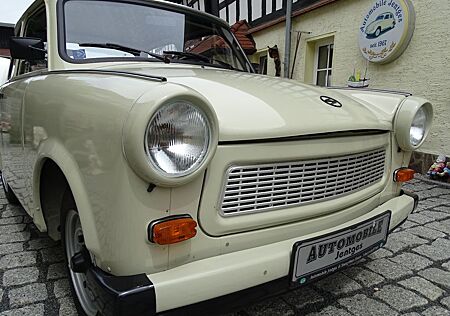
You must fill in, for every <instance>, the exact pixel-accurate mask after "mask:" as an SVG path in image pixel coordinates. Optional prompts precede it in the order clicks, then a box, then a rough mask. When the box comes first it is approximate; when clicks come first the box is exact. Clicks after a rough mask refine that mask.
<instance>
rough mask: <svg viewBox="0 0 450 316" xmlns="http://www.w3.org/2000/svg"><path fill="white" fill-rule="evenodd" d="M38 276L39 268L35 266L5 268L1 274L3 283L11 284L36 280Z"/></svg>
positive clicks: (5, 284)
mask: <svg viewBox="0 0 450 316" xmlns="http://www.w3.org/2000/svg"><path fill="white" fill-rule="evenodd" d="M38 277H39V269H38V268H36V267H29V268H19V269H13V270H7V271H5V273H4V274H3V285H4V286H13V285H22V284H26V283H33V282H36V281H37V279H38Z"/></svg>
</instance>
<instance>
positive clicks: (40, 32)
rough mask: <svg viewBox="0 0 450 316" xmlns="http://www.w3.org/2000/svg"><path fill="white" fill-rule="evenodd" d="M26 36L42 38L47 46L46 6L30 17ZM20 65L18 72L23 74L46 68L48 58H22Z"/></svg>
mask: <svg viewBox="0 0 450 316" xmlns="http://www.w3.org/2000/svg"><path fill="white" fill-rule="evenodd" d="M24 36H25V37H35V38H40V39H41V40H42V42H43V43H44V47H47V19H46V14H45V7H44V8H41V9H38V10H37V11H36V13H34V14H33V15H31V16H30V17H29V18H28V20H27V22H26V26H25V32H24ZM18 65H19V66H18V70H17V74H18V75H21V74H25V73H27V72H31V71H36V70H41V69H46V68H47V60H33V61H29V60H21V61H19V64H18Z"/></svg>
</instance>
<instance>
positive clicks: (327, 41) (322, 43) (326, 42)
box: [313, 37, 334, 87]
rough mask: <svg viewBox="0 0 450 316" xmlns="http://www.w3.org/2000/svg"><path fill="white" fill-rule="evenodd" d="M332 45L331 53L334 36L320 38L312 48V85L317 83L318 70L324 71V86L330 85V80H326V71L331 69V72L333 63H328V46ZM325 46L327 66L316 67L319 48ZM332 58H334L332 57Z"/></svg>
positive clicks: (317, 65)
mask: <svg viewBox="0 0 450 316" xmlns="http://www.w3.org/2000/svg"><path fill="white" fill-rule="evenodd" d="M331 45H333V54H334V37H330V38H327V39H324V40H320V41H317V42H316V45H315V49H314V70H313V71H314V72H313V83H314V85H316V86H318V84H317V77H318V76H317V74H318V72H319V71H326V76H325V86H324V87H330V86H331V82H330V83H329V82H328V73H329V72H330V71H331V73H332V72H333V64H331V67H329V65H330V56H331V55H330V46H331ZM323 46H327V67H326V68H320V69H319V68H318V67H319V49H320V47H323ZM332 60H334V58H333V59H332Z"/></svg>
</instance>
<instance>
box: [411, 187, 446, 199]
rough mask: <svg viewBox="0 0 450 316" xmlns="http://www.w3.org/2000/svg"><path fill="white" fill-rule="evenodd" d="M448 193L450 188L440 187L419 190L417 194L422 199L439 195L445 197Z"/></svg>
mask: <svg viewBox="0 0 450 316" xmlns="http://www.w3.org/2000/svg"><path fill="white" fill-rule="evenodd" d="M446 194H448V189H444V188H440V187H436V188H433V189H430V190H424V191H419V192H417V195H418V196H419V198H420V200H425V199H428V198H435V197H437V196H439V197H441V196H442V197H444V196H445V195H446Z"/></svg>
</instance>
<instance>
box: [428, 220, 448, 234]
mask: <svg viewBox="0 0 450 316" xmlns="http://www.w3.org/2000/svg"><path fill="white" fill-rule="evenodd" d="M425 227H428V228H431V229H436V230H439V231H441V232H443V233H446V234H447V235H450V220H448V219H446V220H443V221H442V222H434V223H428V224H425Z"/></svg>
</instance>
